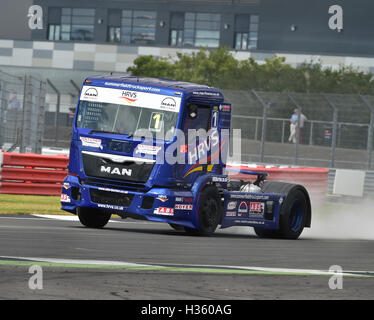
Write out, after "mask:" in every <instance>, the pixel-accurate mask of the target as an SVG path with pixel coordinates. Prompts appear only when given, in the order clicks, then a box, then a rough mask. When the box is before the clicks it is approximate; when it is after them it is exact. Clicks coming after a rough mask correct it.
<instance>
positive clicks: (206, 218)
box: [61, 75, 311, 239]
mask: <svg viewBox="0 0 374 320" xmlns="http://www.w3.org/2000/svg"><path fill="white" fill-rule="evenodd" d="M230 123H231V105H230V104H229V103H227V102H225V101H224V97H223V94H222V92H221V91H220V90H218V89H216V88H212V87H208V86H204V85H198V84H193V83H187V82H181V81H175V80H168V79H152V78H142V77H131V76H126V77H124V76H114V75H108V76H96V77H90V78H87V79H86V80H85V81H84V83H83V86H82V89H81V93H80V98H79V101H78V106H77V109H76V112H75V117H74V124H73V130H72V139H71V147H70V158H69V165H68V175H67V177H66V178H65V180H64V181H63V186H62V193H61V205H62V209H63V210H66V211H68V212H71V213H74V214H77V215H78V217H79V220H80V222H81V223H82V224H83V225H84V226H86V227H89V228H102V227H104V226H105V225H106V224H107V223H108V221H109V219H110V217H111V215H112V214H117V215H119V216H120V217H122V218H127V217H131V218H137V219H145V220H150V221H159V222H166V223H168V224H170V226H171V227H173V228H174V229H176V230H184V231H185V232H187V233H188V234H194V235H209V234H212V233H213V232H214V231H215V230H216V228H217V227H218V226H220V227H221V228H227V227H230V226H251V227H254V230H255V232H256V234H257V235H258V236H260V237H264V238H286V239H297V238H298V237H299V236H300V234H301V232H302V231H303V229H304V227H310V225H311V203H310V199H309V195H308V192H307V190H306V189H305V188H304V187H303V186H301V185H297V184H289V183H283V182H277V181H267V180H266V176H267V174H266V173H261V172H255V171H246V170H236V169H233V168H231V167H226V159H227V154H228V152H229V151H228V150H229V141H230V140H229V139H230ZM204 133H205V136H204ZM186 137H188V138H186ZM238 172H239V173H242V174H248V178H249V180H246V182H244V181H241V180H235V179H232V178H230V176H231V173H233V174H237V173H238Z"/></svg>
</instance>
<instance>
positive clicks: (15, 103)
mask: <svg viewBox="0 0 374 320" xmlns="http://www.w3.org/2000/svg"><path fill="white" fill-rule="evenodd" d="M21 109H22V107H21V103H20V102H19V100H18V99H17V95H16V94H15V93H14V94H13V95H12V97H11V98H10V99H9V104H8V110H16V111H20V110H21Z"/></svg>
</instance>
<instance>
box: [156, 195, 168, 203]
mask: <svg viewBox="0 0 374 320" xmlns="http://www.w3.org/2000/svg"><path fill="white" fill-rule="evenodd" d="M156 199H157V200H160V201H161V202H166V201H168V200H169V199H168V197H167V196H165V195H163V194H160V195H158V197H157V198H156Z"/></svg>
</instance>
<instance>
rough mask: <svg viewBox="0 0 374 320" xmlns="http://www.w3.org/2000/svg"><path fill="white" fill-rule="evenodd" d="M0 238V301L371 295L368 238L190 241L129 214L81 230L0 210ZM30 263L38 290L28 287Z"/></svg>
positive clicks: (226, 235) (229, 232) (70, 221)
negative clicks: (39, 278)
mask: <svg viewBox="0 0 374 320" xmlns="http://www.w3.org/2000/svg"><path fill="white" fill-rule="evenodd" d="M60 219H62V220H60ZM0 244H1V245H0V299H140V300H148V299H152V300H153V299H161V300H163V299H199V300H200V299H214V300H216V299H225V300H226V299H228V300H230V299H235V300H237V299H238V300H239V299H245V300H248V299H323V300H324V299H373V297H374V271H373V270H374V250H373V249H374V241H373V240H354V239H351V240H341V239H340V240H339V239H315V238H309V237H308V235H307V233H305V235H304V236H302V237H301V238H300V239H299V240H273V239H259V238H257V237H256V236H255V235H254V233H253V231H251V230H250V228H248V227H238V228H228V229H226V230H217V232H216V233H215V234H214V235H213V236H210V237H196V236H187V235H185V234H184V233H183V232H177V231H174V230H173V229H171V228H170V227H169V226H168V225H167V224H161V223H154V222H144V221H136V220H130V219H127V220H111V222H109V223H108V225H107V226H106V227H105V228H104V229H88V228H85V227H83V226H81V224H80V223H79V221H77V220H76V217H66V216H65V217H64V216H61V217H57V219H56V217H55V218H53V219H51V218H48V217H40V216H38V217H35V216H23V215H19V216H0ZM33 265H38V266H40V268H41V270H42V285H41V286H42V288H34V289H32V286H31V287H30V282H31V283H33V281H34V283H37V282H35V281H36V280H35V278H33V276H34V275H36V272H35V273H33V271H32V270H30V267H31V266H33ZM331 266H339V267H341V270H342V272H343V274H336V273H333V272H329V269H330V267H331ZM338 276H339V277H340V276H341V277H340V278H338ZM334 277H335V278H334ZM38 284H39V285H40V282H38ZM331 284H333V287H334V284H335V289H331V288H330V287H331Z"/></svg>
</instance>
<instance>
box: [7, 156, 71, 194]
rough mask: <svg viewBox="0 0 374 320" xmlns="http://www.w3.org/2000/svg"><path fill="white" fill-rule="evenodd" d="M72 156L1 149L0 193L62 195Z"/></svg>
mask: <svg viewBox="0 0 374 320" xmlns="http://www.w3.org/2000/svg"><path fill="white" fill-rule="evenodd" d="M68 161H69V158H68V157H67V156H64V155H57V156H47V155H39V154H33V153H10V152H0V193H8V194H34V195H59V194H60V193H61V185H62V181H63V180H64V178H65V177H66V175H67V165H68Z"/></svg>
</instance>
